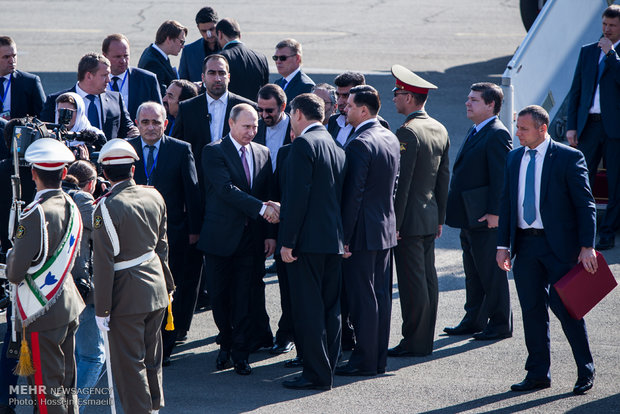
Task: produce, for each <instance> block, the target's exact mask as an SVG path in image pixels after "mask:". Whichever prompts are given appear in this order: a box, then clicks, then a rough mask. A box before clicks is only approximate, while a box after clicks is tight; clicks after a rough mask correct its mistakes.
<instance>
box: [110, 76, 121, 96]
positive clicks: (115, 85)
mask: <svg viewBox="0 0 620 414" xmlns="http://www.w3.org/2000/svg"><path fill="white" fill-rule="evenodd" d="M119 80H120V78H119V77H118V76H112V90H113V91H116V92H120V89H118V81H119Z"/></svg>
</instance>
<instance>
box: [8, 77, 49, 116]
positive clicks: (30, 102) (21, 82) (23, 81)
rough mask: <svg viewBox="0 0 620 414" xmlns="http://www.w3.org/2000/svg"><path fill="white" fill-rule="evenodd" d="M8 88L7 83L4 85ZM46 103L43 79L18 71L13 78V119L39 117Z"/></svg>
mask: <svg viewBox="0 0 620 414" xmlns="http://www.w3.org/2000/svg"><path fill="white" fill-rule="evenodd" d="M3 86H4V87H6V81H5V83H4V85H3ZM44 103H45V92H43V86H42V85H41V79H39V77H38V76H37V75H33V74H32V73H28V72H22V71H19V70H16V71H15V72H13V76H12V78H11V118H23V117H25V116H26V115H32V116H38V115H39V113H40V112H41V109H43V104H44Z"/></svg>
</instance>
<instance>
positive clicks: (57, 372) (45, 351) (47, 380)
mask: <svg viewBox="0 0 620 414" xmlns="http://www.w3.org/2000/svg"><path fill="white" fill-rule="evenodd" d="M78 325H79V322H78V319H77V318H76V319H74V320H72V321H71V322H69V323H68V324H67V325H64V326H61V327H59V328H54V329H47V330H45V331H29V330H28V328H26V340H27V342H28V346H29V347H30V351H31V352H32V366H33V367H34V369H35V373H34V375H31V376H29V377H28V384H30V385H34V386H35V387H36V388H35V389H36V390H37V391H44V392H43V393H37V394H33V395H32V397H33V399H34V400H35V405H36V406H37V408H38V412H47V413H49V414H67V413H71V414H77V413H78V409H79V407H78V400H77V394H75V393H73V391H74V390H75V387H76V377H77V375H76V367H75V355H74V352H75V331H77V328H78ZM41 386H43V387H44V388H41ZM63 387H64V389H65V390H66V392H62V389H63ZM44 405H45V406H46V407H45V408H46V410H45V409H44V408H41V407H42V406H44Z"/></svg>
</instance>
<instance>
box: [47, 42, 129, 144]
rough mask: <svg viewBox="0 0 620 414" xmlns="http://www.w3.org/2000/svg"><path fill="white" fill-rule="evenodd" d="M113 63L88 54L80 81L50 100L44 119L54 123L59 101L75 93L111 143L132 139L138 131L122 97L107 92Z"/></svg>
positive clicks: (79, 73)
mask: <svg viewBox="0 0 620 414" xmlns="http://www.w3.org/2000/svg"><path fill="white" fill-rule="evenodd" d="M109 75H110V61H109V60H108V58H106V57H105V56H103V55H101V54H99V53H87V54H86V55H84V56H82V58H81V59H80V62H79V63H78V82H77V84H76V85H75V86H73V87H72V88H70V89H66V90H64V91H60V92H56V93H54V94H51V95H49V96H48V97H47V100H46V102H45V106H44V107H43V110H42V111H41V116H40V118H41V120H42V121H45V122H54V120H55V113H56V98H58V97H59V96H60V95H62V94H63V93H66V92H75V93H77V94H78V95H80V97H81V98H82V99H83V100H84V105H85V109H86V116H87V117H88V121H89V122H90V124H91V125H92V126H93V127H95V128H99V129H101V130H102V131H103V133H104V134H105V137H106V139H107V140H108V141H109V140H111V139H114V138H131V137H135V136H137V135H138V129H137V128H136V127H135V126H134V124H133V122H131V118H130V117H129V113H128V112H127V107H126V106H125V102H124V100H123V97H122V96H121V94H120V93H119V92H115V91H110V90H106V87H107V85H108V82H109V81H110V78H109Z"/></svg>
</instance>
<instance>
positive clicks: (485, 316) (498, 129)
mask: <svg viewBox="0 0 620 414" xmlns="http://www.w3.org/2000/svg"><path fill="white" fill-rule="evenodd" d="M470 132H471V130H470V131H469V132H468V136H469V133H470ZM511 148H512V140H511V138H510V134H509V133H508V130H507V129H506V127H504V124H502V122H501V121H500V120H499V119H498V118H495V119H494V120H492V121H490V122H489V123H488V124H486V125H485V126H484V127H482V129H481V130H480V131H478V132H477V133H476V134H475V135H474V136H473V137H470V138H469V139H467V140H466V141H464V142H463V145H462V147H461V149H460V150H459V153H458V154H457V156H456V160H455V161H454V166H453V167H452V180H451V181H450V191H449V192H448V204H447V207H446V224H447V225H448V226H450V227H455V228H460V229H461V247H462V249H463V270H464V271H465V295H466V299H465V316H464V317H463V320H462V321H461V324H462V326H463V327H466V328H468V329H471V330H475V331H482V330H485V328H486V329H487V330H488V331H489V332H493V333H502V334H504V333H508V332H512V313H511V310H510V295H509V292H508V277H507V275H506V272H504V271H502V270H501V269H499V267H497V265H496V264H495V248H496V244H495V242H496V240H497V229H489V228H488V227H487V226H486V222H484V223H481V227H478V228H471V227H470V225H469V222H468V219H467V215H466V214H465V205H464V203H463V198H462V193H463V192H464V191H467V190H473V189H477V188H480V187H487V188H488V198H487V206H486V207H487V208H486V213H488V214H494V215H499V196H500V194H501V191H502V177H503V176H504V165H505V161H506V154H508V151H510V149H511Z"/></svg>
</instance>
